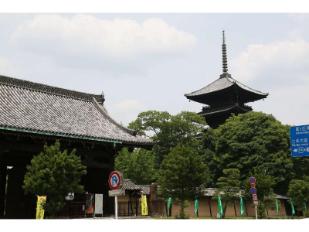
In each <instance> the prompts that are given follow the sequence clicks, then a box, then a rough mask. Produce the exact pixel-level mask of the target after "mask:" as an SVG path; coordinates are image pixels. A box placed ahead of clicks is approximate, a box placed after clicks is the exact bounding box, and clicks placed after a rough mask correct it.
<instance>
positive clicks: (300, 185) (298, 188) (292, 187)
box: [288, 177, 309, 210]
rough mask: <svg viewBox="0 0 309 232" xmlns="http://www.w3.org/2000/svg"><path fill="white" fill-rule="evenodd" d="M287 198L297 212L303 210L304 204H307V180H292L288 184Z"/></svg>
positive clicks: (308, 198) (308, 185)
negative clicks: (291, 201) (290, 199)
mask: <svg viewBox="0 0 309 232" xmlns="http://www.w3.org/2000/svg"><path fill="white" fill-rule="evenodd" d="M288 196H289V197H290V198H292V200H293V204H294V205H295V207H296V208H297V209H298V210H304V203H308V202H309V178H308V177H306V178H305V179H303V180H299V179H293V180H291V182H290V184H289V190H288Z"/></svg>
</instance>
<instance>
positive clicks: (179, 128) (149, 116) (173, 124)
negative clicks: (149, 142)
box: [129, 111, 206, 166]
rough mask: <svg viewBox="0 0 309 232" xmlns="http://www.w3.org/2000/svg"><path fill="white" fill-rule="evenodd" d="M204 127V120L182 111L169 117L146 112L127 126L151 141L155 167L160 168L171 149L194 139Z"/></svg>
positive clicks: (159, 113) (168, 115)
mask: <svg viewBox="0 0 309 232" xmlns="http://www.w3.org/2000/svg"><path fill="white" fill-rule="evenodd" d="M205 125H206V123H205V120H204V119H203V118H202V117H201V116H200V115H198V114H196V113H193V112H185V111H184V112H181V113H179V114H176V115H171V114H169V113H168V112H160V111H146V112H142V113H140V114H139V115H138V117H137V119H136V120H135V121H133V122H131V123H130V124H129V128H130V129H134V130H135V131H137V132H138V134H141V135H147V136H149V137H151V138H152V139H153V141H154V143H155V145H154V147H153V152H154V153H155V156H156V161H157V166H160V164H161V162H162V160H163V158H164V157H165V156H166V155H167V154H168V153H169V152H170V151H171V149H173V148H174V147H175V146H176V145H177V144H180V143H187V142H188V141H190V140H192V139H196V137H197V136H198V135H200V134H201V133H202V132H203V131H204V126H205Z"/></svg>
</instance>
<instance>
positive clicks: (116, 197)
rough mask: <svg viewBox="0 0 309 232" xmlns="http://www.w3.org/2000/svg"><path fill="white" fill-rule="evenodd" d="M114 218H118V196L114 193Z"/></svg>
mask: <svg viewBox="0 0 309 232" xmlns="http://www.w3.org/2000/svg"><path fill="white" fill-rule="evenodd" d="M115 219H118V196H117V195H115Z"/></svg>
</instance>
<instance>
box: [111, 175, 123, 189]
mask: <svg viewBox="0 0 309 232" xmlns="http://www.w3.org/2000/svg"><path fill="white" fill-rule="evenodd" d="M108 184H109V188H110V189H119V188H121V186H122V174H121V172H118V171H112V172H111V173H110V174H109V177H108Z"/></svg>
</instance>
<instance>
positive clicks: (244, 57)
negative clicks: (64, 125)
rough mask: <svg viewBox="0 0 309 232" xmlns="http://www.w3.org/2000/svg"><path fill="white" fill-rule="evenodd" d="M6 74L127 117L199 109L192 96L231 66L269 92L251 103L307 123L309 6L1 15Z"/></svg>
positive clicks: (0, 49)
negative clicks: (96, 101)
mask: <svg viewBox="0 0 309 232" xmlns="http://www.w3.org/2000/svg"><path fill="white" fill-rule="evenodd" d="M0 26H1V32H0V74H2V75H9V76H13V77H17V78H21V79H26V80H31V81H36V82H41V83H45V84H50V85H55V86H59V87H64V88H69V89H74V90H79V91H84V92H91V93H96V94H99V93H101V92H102V91H104V94H105V96H106V102H105V106H106V108H107V110H108V111H109V113H110V114H111V115H112V116H113V117H114V118H115V119H116V120H117V121H119V122H122V123H123V124H124V125H126V124H127V123H128V122H130V121H132V120H134V119H135V118H136V116H137V114H138V113H139V112H142V111H145V110H165V111H169V112H170V113H172V114H175V113H178V112H180V111H182V110H188V111H195V112H198V111H200V110H201V108H202V105H201V104H198V103H194V102H189V101H188V100H187V99H186V98H185V97H184V94H185V93H188V92H192V91H194V90H197V89H199V88H201V87H203V86H205V85H207V84H209V83H210V82H212V81H214V80H215V79H217V78H218V77H219V75H220V74H221V72H222V71H221V70H222V67H221V66H222V65H221V43H222V38H221V31H222V30H225V31H226V43H227V52H228V65H229V72H230V73H231V74H232V76H233V77H234V78H235V79H237V80H239V81H241V82H242V83H244V84H246V85H248V86H250V87H252V88H255V89H257V90H260V91H262V92H268V93H269V94H270V95H269V97H268V98H266V99H265V100H262V101H259V102H255V103H250V105H251V106H253V108H254V109H255V110H256V111H263V112H265V113H268V114H273V115H274V116H275V117H276V118H277V119H278V120H280V121H282V122H283V123H285V124H296V125H298V124H309V101H308V99H309V98H308V93H309V32H308V30H307V28H309V15H308V14H307V15H306V14H279V13H276V14H265V13H264V14H235V13H233V14H215V13H208V14H145V13H144V14H112V13H109V14H82V15H81V14H78V15H77V14H46V15H44V14H0Z"/></svg>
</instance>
